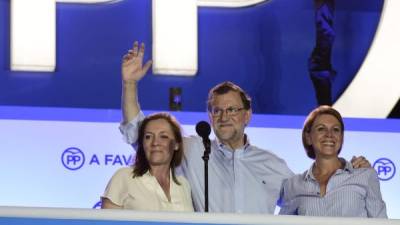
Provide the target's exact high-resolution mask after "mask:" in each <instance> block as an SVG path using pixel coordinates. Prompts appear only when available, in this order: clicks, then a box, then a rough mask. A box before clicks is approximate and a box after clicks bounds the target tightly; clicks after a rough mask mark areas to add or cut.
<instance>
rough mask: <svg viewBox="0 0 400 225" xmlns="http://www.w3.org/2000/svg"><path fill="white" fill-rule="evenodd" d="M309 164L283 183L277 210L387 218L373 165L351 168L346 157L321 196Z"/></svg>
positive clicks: (293, 213) (297, 213)
mask: <svg viewBox="0 0 400 225" xmlns="http://www.w3.org/2000/svg"><path fill="white" fill-rule="evenodd" d="M312 168H313V166H311V168H310V169H309V170H307V171H305V172H304V173H303V174H298V175H296V176H294V177H292V178H290V179H288V180H286V181H285V182H284V183H283V187H282V195H283V204H282V208H281V211H280V212H279V214H286V215H288V214H289V215H304V216H342V217H381V218H387V215H386V205H385V202H384V201H383V200H382V195H381V191H380V187H379V180H378V176H377V174H376V172H375V170H374V169H373V168H361V169H354V168H353V166H352V165H351V163H349V162H347V161H346V163H345V167H344V168H343V169H338V170H337V171H336V173H335V174H334V175H332V177H331V178H330V179H329V181H328V184H327V187H326V194H325V196H323V197H321V196H320V186H319V183H318V181H317V180H316V179H315V177H314V175H313V173H312Z"/></svg>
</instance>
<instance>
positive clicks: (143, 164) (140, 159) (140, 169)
mask: <svg viewBox="0 0 400 225" xmlns="http://www.w3.org/2000/svg"><path fill="white" fill-rule="evenodd" d="M158 119H163V120H165V121H167V122H168V124H169V125H170V127H171V130H172V132H173V134H174V137H175V141H176V143H177V144H178V150H176V151H174V153H173V156H172V160H171V164H170V169H171V171H172V179H173V180H174V182H175V183H177V184H180V183H179V182H178V180H177V179H176V176H175V168H176V167H178V166H179V165H180V164H181V162H182V158H183V142H182V133H181V128H180V126H179V123H178V121H177V120H176V119H175V117H174V116H172V115H171V114H169V113H155V114H152V115H149V116H147V117H146V118H145V119H144V120H143V121H142V122H141V124H140V126H139V137H138V143H137V151H136V160H135V165H134V169H133V177H136V176H143V174H145V173H146V172H147V171H148V170H149V169H150V165H149V161H148V160H147V158H146V155H145V152H144V147H143V139H144V131H145V129H146V126H147V124H148V123H149V122H150V121H153V120H158Z"/></svg>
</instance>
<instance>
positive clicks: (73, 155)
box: [61, 147, 85, 170]
mask: <svg viewBox="0 0 400 225" xmlns="http://www.w3.org/2000/svg"><path fill="white" fill-rule="evenodd" d="M61 162H62V164H63V165H64V167H65V168H67V169H69V170H77V169H79V168H81V167H82V166H83V164H84V163H85V155H84V154H83V152H82V150H80V149H79V148H75V147H71V148H67V149H65V150H64V152H63V154H62V155H61Z"/></svg>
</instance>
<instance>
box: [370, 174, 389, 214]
mask: <svg viewBox="0 0 400 225" xmlns="http://www.w3.org/2000/svg"><path fill="white" fill-rule="evenodd" d="M365 207H366V208H367V215H368V217H378V218H387V214H386V204H385V202H384V201H383V199H382V194H381V189H380V184H379V179H378V175H377V174H376V172H375V170H374V169H372V168H371V169H370V170H369V176H368V186H367V196H366V204H365Z"/></svg>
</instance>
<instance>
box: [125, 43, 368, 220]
mask: <svg viewBox="0 0 400 225" xmlns="http://www.w3.org/2000/svg"><path fill="white" fill-rule="evenodd" d="M143 54H144V44H143V43H142V44H141V45H140V47H139V44H138V43H137V42H135V43H134V46H133V49H131V50H129V51H128V53H127V54H126V55H125V56H124V58H123V63H122V81H123V82H122V111H123V122H122V124H121V126H120V130H121V132H122V134H123V135H124V138H125V140H126V141H127V142H128V143H129V144H132V145H133V144H135V143H136V141H137V129H138V125H139V123H140V121H141V120H143V118H144V115H143V113H142V112H141V111H140V108H139V102H138V97H137V82H138V81H139V80H140V79H141V78H142V77H143V76H144V75H145V74H146V72H147V70H148V69H149V68H150V66H151V61H148V62H146V64H145V65H143V66H142V60H143ZM207 108H208V115H209V118H210V121H211V124H212V128H213V130H214V133H215V135H216V136H217V138H216V139H215V140H213V141H211V153H210V159H209V162H208V171H209V175H208V178H209V211H210V212H231V213H233V212H238V213H267V214H273V213H274V210H275V206H276V203H277V201H278V199H279V195H280V188H281V184H282V181H283V180H284V179H286V178H289V177H291V176H293V175H294V174H293V172H292V171H291V170H290V169H289V168H288V166H287V165H286V163H285V161H284V160H283V159H281V158H279V157H277V156H276V155H275V154H273V153H272V152H270V151H267V150H263V149H260V148H258V147H256V146H253V145H251V144H250V143H249V140H248V138H247V136H246V134H245V133H244V129H245V127H246V126H247V124H248V123H249V121H250V118H251V115H252V110H251V100H250V97H249V96H248V95H247V94H246V93H245V92H244V91H243V90H242V89H241V88H240V87H239V86H237V85H235V84H233V83H231V82H223V83H221V84H219V85H217V86H215V87H214V88H212V89H211V90H210V92H209V95H208V101H207ZM183 143H184V150H185V153H184V159H183V162H182V166H181V168H182V171H183V173H184V175H185V176H186V178H187V179H188V180H189V183H190V185H191V187H192V199H193V204H194V208H195V210H196V211H201V212H202V211H204V168H203V161H202V160H201V157H202V156H203V153H204V147H203V142H202V139H201V138H200V137H198V136H190V137H185V138H184V140H183ZM365 163H367V164H368V161H366V160H363V158H359V159H358V160H356V161H355V162H354V163H353V165H354V166H355V167H358V166H359V165H360V164H365Z"/></svg>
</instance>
